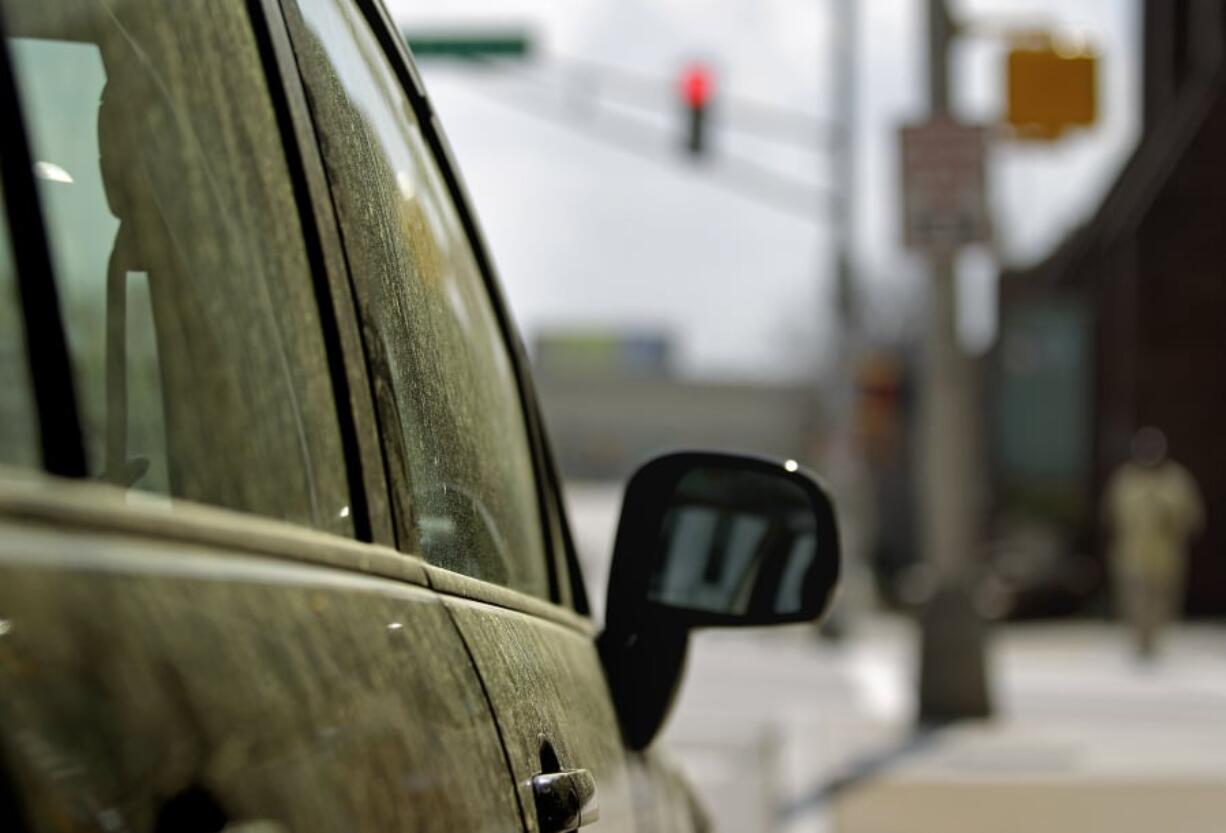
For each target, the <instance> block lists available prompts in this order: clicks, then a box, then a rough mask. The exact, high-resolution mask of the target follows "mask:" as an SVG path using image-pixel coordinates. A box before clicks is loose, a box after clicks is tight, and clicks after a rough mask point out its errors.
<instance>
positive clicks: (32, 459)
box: [0, 191, 39, 468]
mask: <svg viewBox="0 0 1226 833" xmlns="http://www.w3.org/2000/svg"><path fill="white" fill-rule="evenodd" d="M4 207H5V203H4V192H3V191H0V464H4V465H10V466H21V467H23V468H35V467H37V466H38V464H39V452H38V413H37V411H36V409H35V406H34V389H33V387H32V386H31V384H30V365H29V362H28V361H27V357H26V342H25V325H24V323H23V322H22V317H21V297H20V293H19V292H18V287H17V265H16V264H15V263H14V262H13V243H12V240H11V239H10V237H9V227H8V219H7V217H6V216H5V215H4V211H3V209H4Z"/></svg>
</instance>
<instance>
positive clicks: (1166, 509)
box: [1104, 427, 1204, 659]
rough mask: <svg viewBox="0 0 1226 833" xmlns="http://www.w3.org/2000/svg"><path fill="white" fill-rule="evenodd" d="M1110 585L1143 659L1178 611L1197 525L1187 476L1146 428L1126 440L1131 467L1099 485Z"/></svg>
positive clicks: (1196, 502) (1197, 507) (1200, 510)
mask: <svg viewBox="0 0 1226 833" xmlns="http://www.w3.org/2000/svg"><path fill="white" fill-rule="evenodd" d="M1104 500H1105V506H1104V509H1105V514H1106V520H1107V523H1108V526H1109V527H1110V529H1111V533H1112V546H1111V551H1110V558H1111V564H1110V566H1111V571H1112V579H1113V583H1114V587H1115V598H1116V604H1117V606H1118V610H1119V612H1120V613H1121V614H1122V615H1123V617H1124V619H1125V620H1126V621H1127V624H1128V626H1129V628H1130V629H1131V631H1132V637H1133V640H1134V645H1135V648H1136V651H1137V655H1138V656H1139V657H1140V658H1142V659H1151V658H1153V657H1154V656H1155V654H1156V653H1157V650H1158V638H1159V634H1160V631H1161V630H1162V628H1163V627H1164V626H1165V625H1166V624H1167V623H1169V622H1170V621H1171V620H1172V619H1175V618H1177V617H1178V616H1179V615H1180V613H1181V612H1182V609H1183V596H1184V582H1185V574H1186V572H1187V547H1188V541H1189V539H1190V538H1191V537H1192V536H1193V535H1195V534H1196V533H1198V532H1199V531H1200V530H1201V528H1202V526H1203V525H1204V505H1203V504H1202V502H1201V496H1200V491H1199V489H1198V488H1197V486H1196V480H1195V479H1194V478H1193V477H1192V474H1191V473H1190V472H1189V471H1188V470H1187V469H1186V468H1184V467H1183V466H1181V465H1180V464H1179V463H1177V462H1175V461H1174V460H1171V459H1169V458H1168V457H1167V453H1166V437H1165V436H1164V435H1163V433H1162V432H1161V431H1159V430H1158V429H1157V428H1153V427H1146V428H1142V429H1141V430H1140V431H1138V432H1137V433H1136V435H1135V436H1134V437H1133V439H1132V459H1131V460H1129V461H1127V462H1125V463H1124V464H1123V465H1121V466H1120V467H1119V468H1118V469H1116V471H1115V473H1114V474H1113V475H1112V476H1111V479H1110V480H1109V481H1108V484H1107V491H1106V495H1105V499H1104Z"/></svg>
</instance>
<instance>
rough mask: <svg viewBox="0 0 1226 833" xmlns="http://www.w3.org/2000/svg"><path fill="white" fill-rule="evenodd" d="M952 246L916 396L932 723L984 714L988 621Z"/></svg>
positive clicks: (932, 310) (932, 298)
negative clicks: (976, 568)
mask: <svg viewBox="0 0 1226 833" xmlns="http://www.w3.org/2000/svg"><path fill="white" fill-rule="evenodd" d="M953 36H954V27H953V24H952V21H951V20H950V18H949V14H948V10H947V9H946V7H945V0H928V87H929V96H930V101H931V108H932V114H931V117H932V119H933V120H937V119H941V118H943V117H947V116H948V115H949V70H948V58H949V47H950V44H951V41H952V40H953ZM955 254H956V247H955V246H952V245H950V246H935V247H933V248H931V249H930V250H929V254H928V259H929V266H930V284H931V289H930V292H929V310H928V326H927V328H926V332H925V337H924V339H925V343H924V356H923V379H922V390H921V394H920V420H919V421H920V441H919V447H920V455H921V456H920V469H921V471H920V474H921V479H920V483H921V484H922V486H921V489H920V495H919V506H920V519H921V528H922V530H923V549H924V557H925V558H926V559H927V561H928V564H929V565H930V567H931V568H932V569H933V570H934V571H935V575H936V578H937V585H936V589H935V592H934V593H933V595H932V597H931V598H930V600H929V601H928V603H927V606H926V609H925V610H924V612H923V614H922V616H921V620H920V625H921V634H920V671H919V714H918V719H919V720H920V722H922V723H936V722H943V721H948V720H954V719H959V718H967V717H983V716H987V715H988V714H989V713H990V712H991V703H990V697H989V692H988V685H987V668H986V656H985V654H986V650H985V648H986V646H985V642H986V625H985V623H984V621H983V619H982V617H980V615H979V614H978V613H977V611H976V610H975V607H974V603H973V597H972V589H971V586H970V581H971V579H972V576H971V572H972V570H973V564H974V553H975V539H976V537H977V535H976V518H975V512H974V497H975V495H974V490H975V488H976V486H977V478H976V474H977V472H976V466H975V460H974V454H975V453H976V451H975V447H974V437H975V431H974V427H975V426H974V422H973V419H974V416H973V414H974V411H973V408H974V395H973V391H972V388H971V385H972V382H973V379H972V377H971V373H970V364H969V361H968V359H967V357H966V356H965V355H964V354H963V352H962V350H961V348H960V347H959V345H958V339H957V329H956V326H957V325H956V314H955V304H956V298H955V274H954V272H955V260H954V259H955Z"/></svg>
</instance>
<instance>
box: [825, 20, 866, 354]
mask: <svg viewBox="0 0 1226 833" xmlns="http://www.w3.org/2000/svg"><path fill="white" fill-rule="evenodd" d="M857 2H858V0H835V5H836V7H837V8H836V10H835V15H836V18H837V21H838V23H837V25H836V26H835V27H834V28H833V31H834V36H835V38H836V39H837V42H836V43H835V44H834V48H833V49H832V50H831V55H832V57H833V58H834V62H835V66H834V77H835V78H836V79H837V82H836V83H837V85H838V89H837V90H836V91H835V100H836V102H837V105H836V106H837V111H838V112H837V114H836V115H837V118H838V139H837V146H836V148H835V153H834V163H835V179H836V182H837V183H838V184H837V191H838V199H839V207H838V211H837V212H836V213H837V221H836V223H837V224H836V226H835V281H836V292H837V294H836V301H837V304H838V311H839V319H840V322H839V323H840V326H841V328H842V333H841V335H842V337H843V343H844V345H845V347H846V349H847V350H848V355H846V356H844V358H845V359H854V355H851V353H854V350H855V347H856V346H857V345H855V344H852V343H851V342H854V341H856V340H857V337H858V336H859V326H860V324H861V321H860V320H859V315H860V309H859V306H858V303H857V302H858V299H857V298H856V285H855V284H856V280H855V271H854V269H855V267H854V266H853V265H852V248H853V245H854V241H853V240H852V233H853V230H854V228H855V207H856V206H855V187H856V174H855V162H856V159H855V132H856V63H855V57H856V37H857V32H856V3H857Z"/></svg>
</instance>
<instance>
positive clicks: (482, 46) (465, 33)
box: [401, 29, 532, 61]
mask: <svg viewBox="0 0 1226 833" xmlns="http://www.w3.org/2000/svg"><path fill="white" fill-rule="evenodd" d="M401 34H402V35H403V37H404V39H405V41H406V42H408V44H409V50H410V51H411V52H412V53H413V57H414V58H416V59H418V60H424V59H427V58H459V59H461V60H470V61H472V60H484V59H490V58H498V59H505V58H527V57H528V56H529V55H530V54H531V53H532V38H531V37H529V36H528V35H527V34H526V33H525V32H521V31H514V30H511V31H489V30H476V29H472V30H469V29H464V30H456V31H452V32H441V31H435V32H423V31H412V30H408V29H406V30H403V31H402V32H401Z"/></svg>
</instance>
